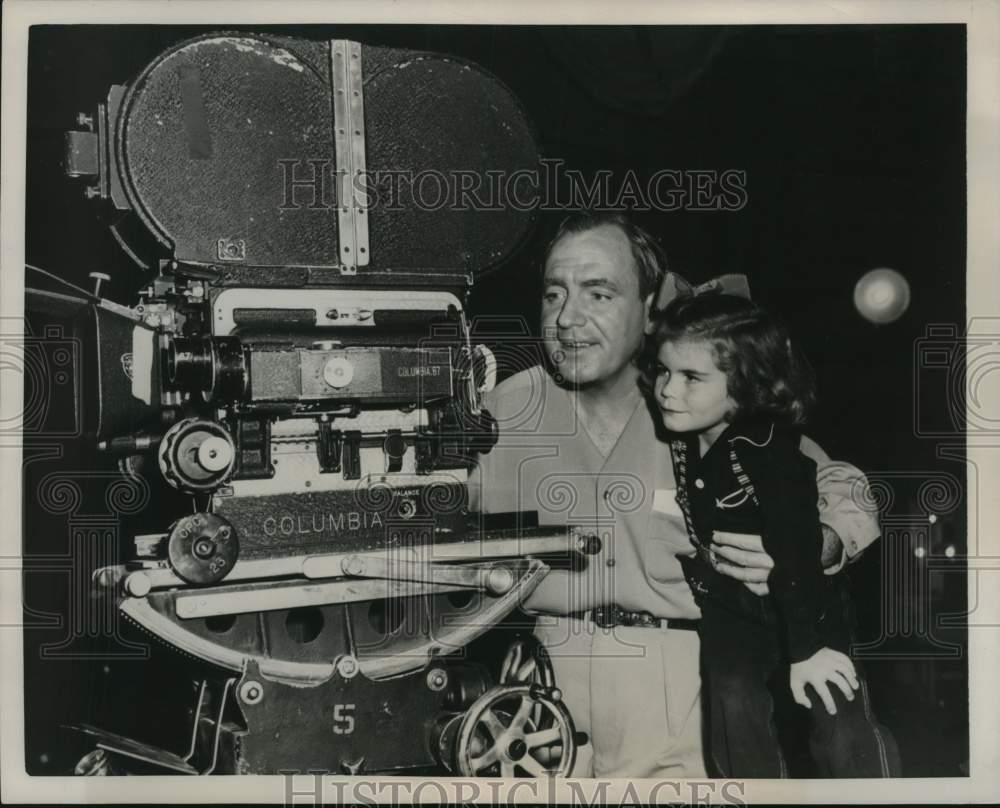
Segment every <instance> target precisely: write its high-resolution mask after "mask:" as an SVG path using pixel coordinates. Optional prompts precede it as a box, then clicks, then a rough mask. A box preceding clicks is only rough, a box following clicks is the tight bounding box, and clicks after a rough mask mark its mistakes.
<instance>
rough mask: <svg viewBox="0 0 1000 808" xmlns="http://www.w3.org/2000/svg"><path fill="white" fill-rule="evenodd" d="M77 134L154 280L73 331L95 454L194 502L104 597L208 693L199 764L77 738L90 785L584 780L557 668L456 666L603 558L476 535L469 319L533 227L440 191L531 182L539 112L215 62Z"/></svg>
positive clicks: (217, 48) (485, 96)
mask: <svg viewBox="0 0 1000 808" xmlns="http://www.w3.org/2000/svg"><path fill="white" fill-rule="evenodd" d="M78 120H79V123H80V125H81V131H74V132H69V133H67V136H66V161H67V162H66V167H67V173H68V174H69V175H70V176H74V177H85V178H87V179H88V180H89V183H90V184H89V185H88V186H87V188H86V195H87V196H88V197H92V198H95V199H97V200H99V201H100V202H102V203H103V204H104V205H105V206H107V207H109V208H110V209H113V210H114V211H116V212H117V213H118V216H117V217H116V221H115V224H114V225H112V232H113V234H114V235H115V237H116V238H117V239H118V241H119V242H120V243H121V246H122V248H123V249H124V250H125V252H126V253H127V254H128V255H129V257H130V258H131V259H132V260H133V261H134V262H135V263H137V264H138V265H139V267H140V268H141V269H142V270H143V271H144V272H145V273H146V276H147V277H148V278H149V282H148V285H147V286H146V287H145V288H144V289H143V290H142V291H141V292H140V294H139V300H138V302H137V303H136V304H134V305H131V306H126V305H121V304H118V303H115V302H112V301H110V300H105V299H100V298H98V297H97V295H96V294H95V298H94V302H93V303H92V304H91V305H89V306H88V307H87V309H86V311H85V314H84V316H83V318H82V320H81V322H80V329H81V332H82V339H81V342H82V343H83V344H84V345H85V346H86V347H87V350H90V351H92V356H91V357H89V364H88V367H95V368H96V369H97V370H96V372H94V373H91V374H88V378H87V380H86V381H87V382H88V383H89V384H90V385H92V387H93V389H92V390H91V391H90V393H89V395H88V396H87V397H86V400H87V401H92V402H96V403H95V404H94V405H93V406H92V407H91V409H90V410H89V413H88V414H89V416H90V418H89V420H90V425H89V430H88V434H90V435H91V436H92V437H93V440H95V441H96V442H98V445H99V447H100V448H101V449H102V450H104V451H106V452H108V453H111V454H115V455H118V456H120V457H121V458H122V463H123V465H124V466H125V467H126V468H134V466H135V464H136V463H137V462H139V460H138V459H140V458H143V457H144V458H145V462H146V464H147V466H149V465H152V464H155V468H156V469H157V470H158V472H159V476H161V477H162V479H163V480H164V481H165V482H166V483H167V484H169V486H172V487H173V488H175V489H177V490H178V491H180V492H183V493H184V494H185V495H186V496H187V497H189V499H190V503H191V508H190V512H188V513H186V514H184V515H181V516H179V517H178V518H177V519H176V521H174V522H173V523H172V524H169V525H163V526H162V527H161V528H160V530H161V532H153V533H149V534H143V535H138V536H135V539H134V545H135V550H134V557H133V558H131V559H130V560H128V561H126V562H125V563H123V564H120V565H117V566H114V567H107V568H103V569H100V570H98V571H97V573H96V574H95V576H94V582H95V587H97V588H99V589H100V590H101V591H102V592H104V593H105V596H107V597H112V598H116V599H117V603H118V607H119V609H120V612H121V613H122V614H123V615H125V617H126V618H128V620H129V621H131V622H132V623H134V624H137V625H138V626H139V627H141V628H142V629H143V630H145V631H146V632H148V633H149V634H151V635H153V636H154V637H156V638H157V639H159V640H161V641H163V642H164V643H166V644H167V645H168V646H169V647H170V648H172V649H174V650H176V651H177V652H178V653H182V654H185V655H187V656H189V657H193V658H194V659H196V660H198V661H201V662H204V663H206V664H205V666H204V668H205V670H206V671H208V673H206V674H205V675H204V677H203V678H202V679H201V680H200V681H198V682H196V683H195V689H194V692H196V693H197V695H196V697H194V699H193V700H194V701H195V704H194V707H193V710H192V713H193V720H192V726H191V730H190V748H189V749H188V750H187V753H186V755H185V754H182V752H177V751H169V750H166V749H163V748H159V747H154V746H151V745H149V744H146V743H142V742H139V741H136V740H133V739H130V738H126V737H123V736H121V735H117V734H115V733H112V732H109V731H105V730H100V729H97V728H95V727H93V726H90V725H83V726H81V727H78V729H80V730H82V731H83V732H85V733H88V734H89V735H91V736H93V739H94V740H95V742H96V746H97V747H98V748H97V749H96V750H95V751H94V752H92V753H91V754H89V755H88V756H87V757H86V758H84V760H83V761H81V763H80V764H79V766H78V772H80V773H106V772H108V771H111V772H119V771H124V772H128V771H134V770H136V769H137V768H139V769H142V770H143V771H153V772H160V773H163V772H178V773H188V774H196V773H209V772H216V773H228V774H233V773H273V772H278V771H287V770H297V771H331V772H342V773H358V772H390V771H400V770H406V769H414V768H417V769H419V768H427V767H438V768H440V767H444V768H446V769H447V770H450V771H453V772H456V773H461V774H465V775H480V774H486V775H502V776H516V775H523V774H526V775H529V776H538V775H540V774H542V773H545V772H555V773H568V772H569V770H570V769H571V767H572V765H573V758H574V755H575V744H576V742H577V738H576V733H575V731H574V728H573V723H572V720H571V718H570V716H569V714H568V713H567V711H566V709H565V706H564V705H563V704H562V702H561V701H560V697H559V692H558V690H557V689H556V687H555V683H554V679H553V676H552V670H551V666H550V664H549V663H548V661H547V660H546V658H545V657H544V653H543V652H541V651H540V649H538V648H537V647H534V648H533V647H531V646H529V645H527V644H524V643H523V642H519V643H515V645H514V646H512V648H511V650H510V652H509V653H508V656H507V659H506V660H505V661H504V664H503V666H502V670H501V672H500V675H499V676H497V677H494V676H492V675H491V673H490V672H489V670H488V669H487V668H486V667H485V666H483V665H480V664H477V663H476V662H474V661H469V660H468V659H465V658H464V655H463V654H462V650H463V649H464V648H465V647H466V646H467V645H468V643H469V642H470V641H471V640H473V639H474V638H476V637H478V636H479V635H481V634H483V633H484V632H486V631H487V630H489V629H490V628H491V627H493V626H495V625H496V624H497V622H498V621H500V620H501V619H503V618H504V617H505V616H506V615H508V614H509V613H511V612H512V611H513V610H514V609H515V608H516V607H517V605H518V604H519V603H520V602H521V600H522V599H523V598H524V597H525V596H526V595H528V594H529V593H530V592H531V591H532V589H533V588H534V587H535V586H537V584H538V582H539V581H540V580H541V578H542V577H543V576H544V575H545V573H546V572H547V570H548V569H549V568H550V566H551V565H552V564H555V563H567V562H569V563H572V562H573V561H574V560H579V556H581V555H586V554H588V553H593V552H596V551H597V549H599V544H597V540H596V538H594V537H590V536H586V535H584V534H583V533H581V532H580V531H578V530H576V529H573V528H569V527H568V528H565V529H558V530H557V529H553V528H540V527H538V526H537V521H535V522H532V520H531V515H530V514H507V515H497V516H494V517H486V516H482V515H479V514H471V513H469V511H468V490H467V481H468V474H469V469H470V468H471V466H472V464H474V463H475V460H476V456H477V454H479V453H483V452H488V451H489V450H490V449H491V447H492V446H493V445H494V443H495V442H496V439H497V427H496V423H495V421H494V420H493V418H492V417H491V416H490V414H489V413H488V412H487V411H486V410H485V409H484V408H483V407H482V406H481V399H482V396H483V394H484V393H485V392H487V391H488V390H489V388H490V386H491V385H492V384H493V381H494V377H495V375H496V363H495V361H494V360H493V357H492V355H491V354H490V352H489V351H488V350H487V349H485V348H484V347H480V346H473V345H472V344H471V342H470V338H469V329H468V325H467V323H466V319H465V315H464V313H463V302H464V300H465V299H466V297H467V294H468V292H469V289H470V288H471V285H472V283H473V281H474V279H475V277H476V276H477V274H479V273H481V272H483V271H484V270H488V269H490V268H493V267H494V266H496V265H497V264H498V263H500V262H501V261H502V260H504V259H505V258H506V257H508V256H509V255H510V254H511V253H512V252H513V251H514V250H515V249H516V248H517V247H518V246H519V245H520V243H521V242H522V241H523V240H524V239H525V238H526V236H527V234H528V233H529V230H530V225H531V221H530V215H529V214H527V213H526V212H524V211H517V210H509V209H503V210H497V209H491V210H477V209H474V208H473V207H471V206H463V205H451V206H441V205H438V204H435V205H428V204H426V199H425V198H423V197H425V196H426V195H425V194H424V192H423V191H422V190H421V188H422V186H426V180H427V177H435V178H440V177H444V176H447V175H448V173H449V172H451V171H453V170H455V169H461V170H463V171H465V172H466V174H468V173H469V172H470V171H472V172H488V171H489V172H498V173H500V174H513V173H515V172H517V171H520V170H531V169H532V168H533V167H535V166H536V165H537V160H538V153H537V147H536V145H535V142H534V139H533V135H532V130H531V127H530V125H529V123H528V121H527V120H526V118H525V116H524V113H523V111H522V110H521V108H520V106H519V104H518V102H517V100H516V99H515V98H514V97H513V96H512V95H511V94H510V92H509V91H508V90H507V89H506V88H505V87H504V86H503V85H501V84H500V83H499V82H498V81H497V80H496V79H495V78H493V77H492V76H490V75H489V74H487V73H485V72H484V71H482V70H481V69H480V68H478V67H477V66H475V65H472V64H468V63H465V62H462V61H460V60H456V59H453V58H446V57H442V56H439V55H434V54H427V53H417V52H412V51H405V50H397V49H389V48H378V47H369V46H363V45H361V44H359V43H357V42H352V41H347V40H332V41H308V40H301V39H292V38H286V37H274V36H259V35H248V34H232V35H230V34H211V35H207V36H202V37H199V38H197V39H194V40H190V41H187V42H184V43H181V44H180V45H177V46H176V47H173V48H172V49H170V50H168V51H167V52H165V53H163V54H161V55H160V56H159V57H158V58H157V59H155V60H154V61H153V62H152V63H151V64H150V65H149V66H148V67H146V69H145V70H144V71H143V72H142V73H141V74H140V75H139V76H138V77H136V78H135V80H134V81H133V82H132V83H131V84H129V85H128V86H127V87H125V86H114V87H112V88H111V89H110V92H109V94H108V97H107V99H106V101H105V102H104V103H101V104H100V105H99V106H98V109H97V111H96V114H94V115H92V116H87V115H81V116H80V118H79V119H78ZM435 181H436V180H435Z"/></svg>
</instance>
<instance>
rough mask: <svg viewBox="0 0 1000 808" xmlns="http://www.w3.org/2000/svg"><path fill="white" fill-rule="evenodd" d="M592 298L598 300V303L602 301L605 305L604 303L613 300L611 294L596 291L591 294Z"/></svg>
mask: <svg viewBox="0 0 1000 808" xmlns="http://www.w3.org/2000/svg"><path fill="white" fill-rule="evenodd" d="M590 296H591V297H592V298H593V299H594V300H597V301H600V302H602V303H603V302H604V301H606V300H611V295H609V294H608V293H607V292H596V291H595V292H591V293H590Z"/></svg>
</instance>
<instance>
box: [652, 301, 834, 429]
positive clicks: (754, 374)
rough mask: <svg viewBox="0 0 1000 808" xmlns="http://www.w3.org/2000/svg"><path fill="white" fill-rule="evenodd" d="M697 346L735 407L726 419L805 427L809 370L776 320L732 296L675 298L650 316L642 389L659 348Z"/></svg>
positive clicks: (812, 389)
mask: <svg viewBox="0 0 1000 808" xmlns="http://www.w3.org/2000/svg"><path fill="white" fill-rule="evenodd" d="M701 341H705V342H707V343H709V345H710V346H711V348H712V354H713V357H714V359H715V363H716V366H717V367H718V368H719V370H721V371H722V372H723V373H725V374H726V379H727V388H728V392H729V396H730V398H732V399H733V401H735V402H736V411H735V412H734V413H732V414H731V416H730V419H731V420H737V419H740V420H742V419H745V418H752V419H758V418H768V419H771V420H774V421H776V422H778V423H782V424H788V425H797V424H802V423H804V422H805V420H806V416H807V414H808V413H809V411H810V410H811V409H812V407H813V405H814V404H815V402H816V382H815V376H814V374H813V371H812V368H811V367H810V366H809V363H808V362H807V361H806V359H805V357H803V356H802V354H801V353H800V352H799V351H798V350H797V349H796V348H795V346H793V345H792V342H791V340H790V339H789V336H788V331H787V330H786V328H785V327H784V325H782V323H781V322H780V321H779V320H778V319H777V318H776V317H774V316H772V315H771V314H769V313H768V312H766V311H765V310H764V309H762V308H761V307H760V306H758V305H757V304H756V303H753V302H751V301H749V300H747V299H745V298H742V297H736V296H735V295H726V294H712V293H706V294H701V295H697V296H694V297H681V298H677V299H675V300H673V301H671V303H670V304H669V305H668V306H667V307H666V308H665V309H663V310H662V311H660V312H658V313H656V314H655V315H654V316H653V328H652V330H651V332H650V334H649V336H647V338H646V343H645V347H644V350H643V355H642V362H641V364H642V369H643V377H644V382H645V384H644V386H645V387H646V389H647V390H653V389H654V386H655V383H656V375H657V365H658V362H657V354H658V353H659V351H660V347H661V346H662V345H663V343H665V342H701Z"/></svg>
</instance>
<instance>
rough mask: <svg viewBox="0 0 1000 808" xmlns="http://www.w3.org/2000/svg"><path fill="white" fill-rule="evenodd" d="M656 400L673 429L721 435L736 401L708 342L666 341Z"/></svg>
mask: <svg viewBox="0 0 1000 808" xmlns="http://www.w3.org/2000/svg"><path fill="white" fill-rule="evenodd" d="M653 389H654V391H655V393H656V403H657V404H658V405H659V407H660V413H661V415H662V417H663V425H664V426H665V427H666V428H667V429H669V430H670V431H671V432H698V433H702V434H704V433H707V437H710V438H712V439H714V438H717V437H718V436H719V435H721V434H722V432H723V431H724V430H725V428H726V426H727V425H728V423H729V422H728V418H729V415H730V413H731V412H733V411H734V410H735V409H736V403H735V402H734V401H733V400H732V399H731V398H730V397H729V391H728V390H727V386H726V374H725V373H723V372H722V371H721V370H719V368H718V367H716V365H715V358H714V356H713V355H712V348H711V346H710V345H709V344H708V343H707V342H699V341H683V342H664V343H663V345H661V346H660V352H659V353H658V354H657V376H656V385H655V387H654V388H653Z"/></svg>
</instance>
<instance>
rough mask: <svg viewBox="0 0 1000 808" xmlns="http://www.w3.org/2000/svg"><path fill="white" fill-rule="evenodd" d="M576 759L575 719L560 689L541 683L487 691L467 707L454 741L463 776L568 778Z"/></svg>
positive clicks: (458, 768)
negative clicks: (567, 708) (550, 776)
mask: <svg viewBox="0 0 1000 808" xmlns="http://www.w3.org/2000/svg"><path fill="white" fill-rule="evenodd" d="M536 716H537V719H536ZM575 760H576V733H575V730H574V727H573V719H572V718H570V715H569V712H568V711H567V710H566V707H565V706H564V705H563V703H562V696H561V694H560V693H559V691H558V690H557V689H556V688H548V687H543V686H540V685H525V684H516V685H497V686H496V687H493V688H491V689H490V690H487V691H486V693H484V694H483V695H482V696H480V697H479V699H477V700H476V701H475V702H474V703H473V705H472V706H471V707H469V709H468V710H467V711H466V713H465V716H464V717H463V719H462V723H461V724H460V725H459V728H458V736H457V739H456V742H455V763H456V771H457V772H459V773H460V774H461V775H462V776H464V777H542V776H544V775H553V776H556V777H567V776H569V773H570V772H571V771H572V770H573V763H574V762H575Z"/></svg>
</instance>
